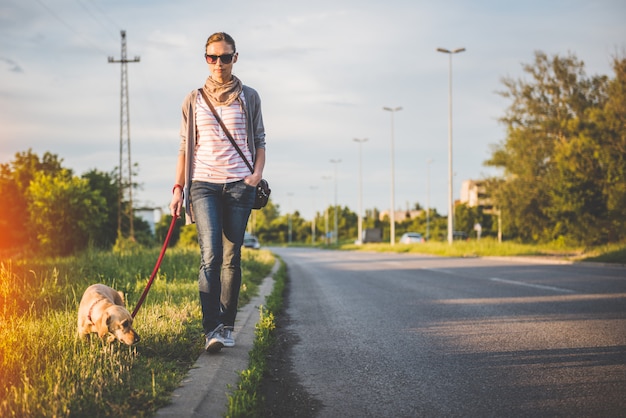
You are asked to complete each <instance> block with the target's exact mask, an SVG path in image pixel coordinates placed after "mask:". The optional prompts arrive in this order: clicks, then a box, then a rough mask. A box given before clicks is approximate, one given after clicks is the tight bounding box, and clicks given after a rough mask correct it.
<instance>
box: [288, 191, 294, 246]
mask: <svg viewBox="0 0 626 418" xmlns="http://www.w3.org/2000/svg"><path fill="white" fill-rule="evenodd" d="M291 196H293V193H287V197H288V198H289V238H288V239H289V244H291V236H292V232H293V227H292V223H291V222H292V221H291Z"/></svg>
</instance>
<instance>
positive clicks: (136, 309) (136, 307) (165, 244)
mask: <svg viewBox="0 0 626 418" xmlns="http://www.w3.org/2000/svg"><path fill="white" fill-rule="evenodd" d="M176 219H177V218H176V217H175V216H172V223H171V224H170V229H169V230H168V231H167V236H166V237H165V242H164V243H163V248H161V254H159V259H158V260H157V262H156V265H155V266H154V270H153V271H152V275H151V276H150V280H148V284H147V285H146V289H145V290H144V291H143V294H142V295H141V297H140V298H139V302H137V305H136V306H135V310H134V311H133V313H132V317H133V318H135V315H137V311H138V310H139V308H141V304H142V303H143V301H144V299H145V298H146V296H147V295H148V291H149V290H150V286H152V282H153V281H154V278H155V277H156V274H157V271H159V267H160V266H161V261H163V256H164V255H165V250H167V244H168V243H169V242H170V238H171V237H172V231H174V225H176Z"/></svg>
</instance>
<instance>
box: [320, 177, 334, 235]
mask: <svg viewBox="0 0 626 418" xmlns="http://www.w3.org/2000/svg"><path fill="white" fill-rule="evenodd" d="M332 179H333V178H332V177H331V176H322V180H332ZM329 191H330V189H329ZM329 195H330V193H329ZM328 204H329V205H330V198H328ZM324 243H325V244H326V245H328V244H330V241H329V240H328V206H326V209H325V210H324Z"/></svg>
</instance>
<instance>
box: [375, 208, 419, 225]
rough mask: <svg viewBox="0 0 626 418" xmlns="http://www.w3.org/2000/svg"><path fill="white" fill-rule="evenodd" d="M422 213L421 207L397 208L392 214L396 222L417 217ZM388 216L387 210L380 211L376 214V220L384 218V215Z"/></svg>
mask: <svg viewBox="0 0 626 418" xmlns="http://www.w3.org/2000/svg"><path fill="white" fill-rule="evenodd" d="M422 213H424V211H423V210H421V209H420V210H397V211H395V213H394V215H395V220H396V222H403V221H406V220H410V219H415V218H419V217H420V216H422ZM388 216H389V211H388V210H385V211H382V212H380V213H379V215H378V220H379V221H382V220H384V219H385V217H388Z"/></svg>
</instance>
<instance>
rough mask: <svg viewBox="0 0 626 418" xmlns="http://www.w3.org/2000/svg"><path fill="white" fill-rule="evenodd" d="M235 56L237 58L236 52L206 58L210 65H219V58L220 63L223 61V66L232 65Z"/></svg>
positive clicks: (205, 55)
mask: <svg viewBox="0 0 626 418" xmlns="http://www.w3.org/2000/svg"><path fill="white" fill-rule="evenodd" d="M234 56H235V53H234V52H233V53H232V54H224V55H209V54H204V58H206V62H208V63H209V64H217V60H218V58H219V60H220V61H222V64H230V63H231V62H233V57H234Z"/></svg>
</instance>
